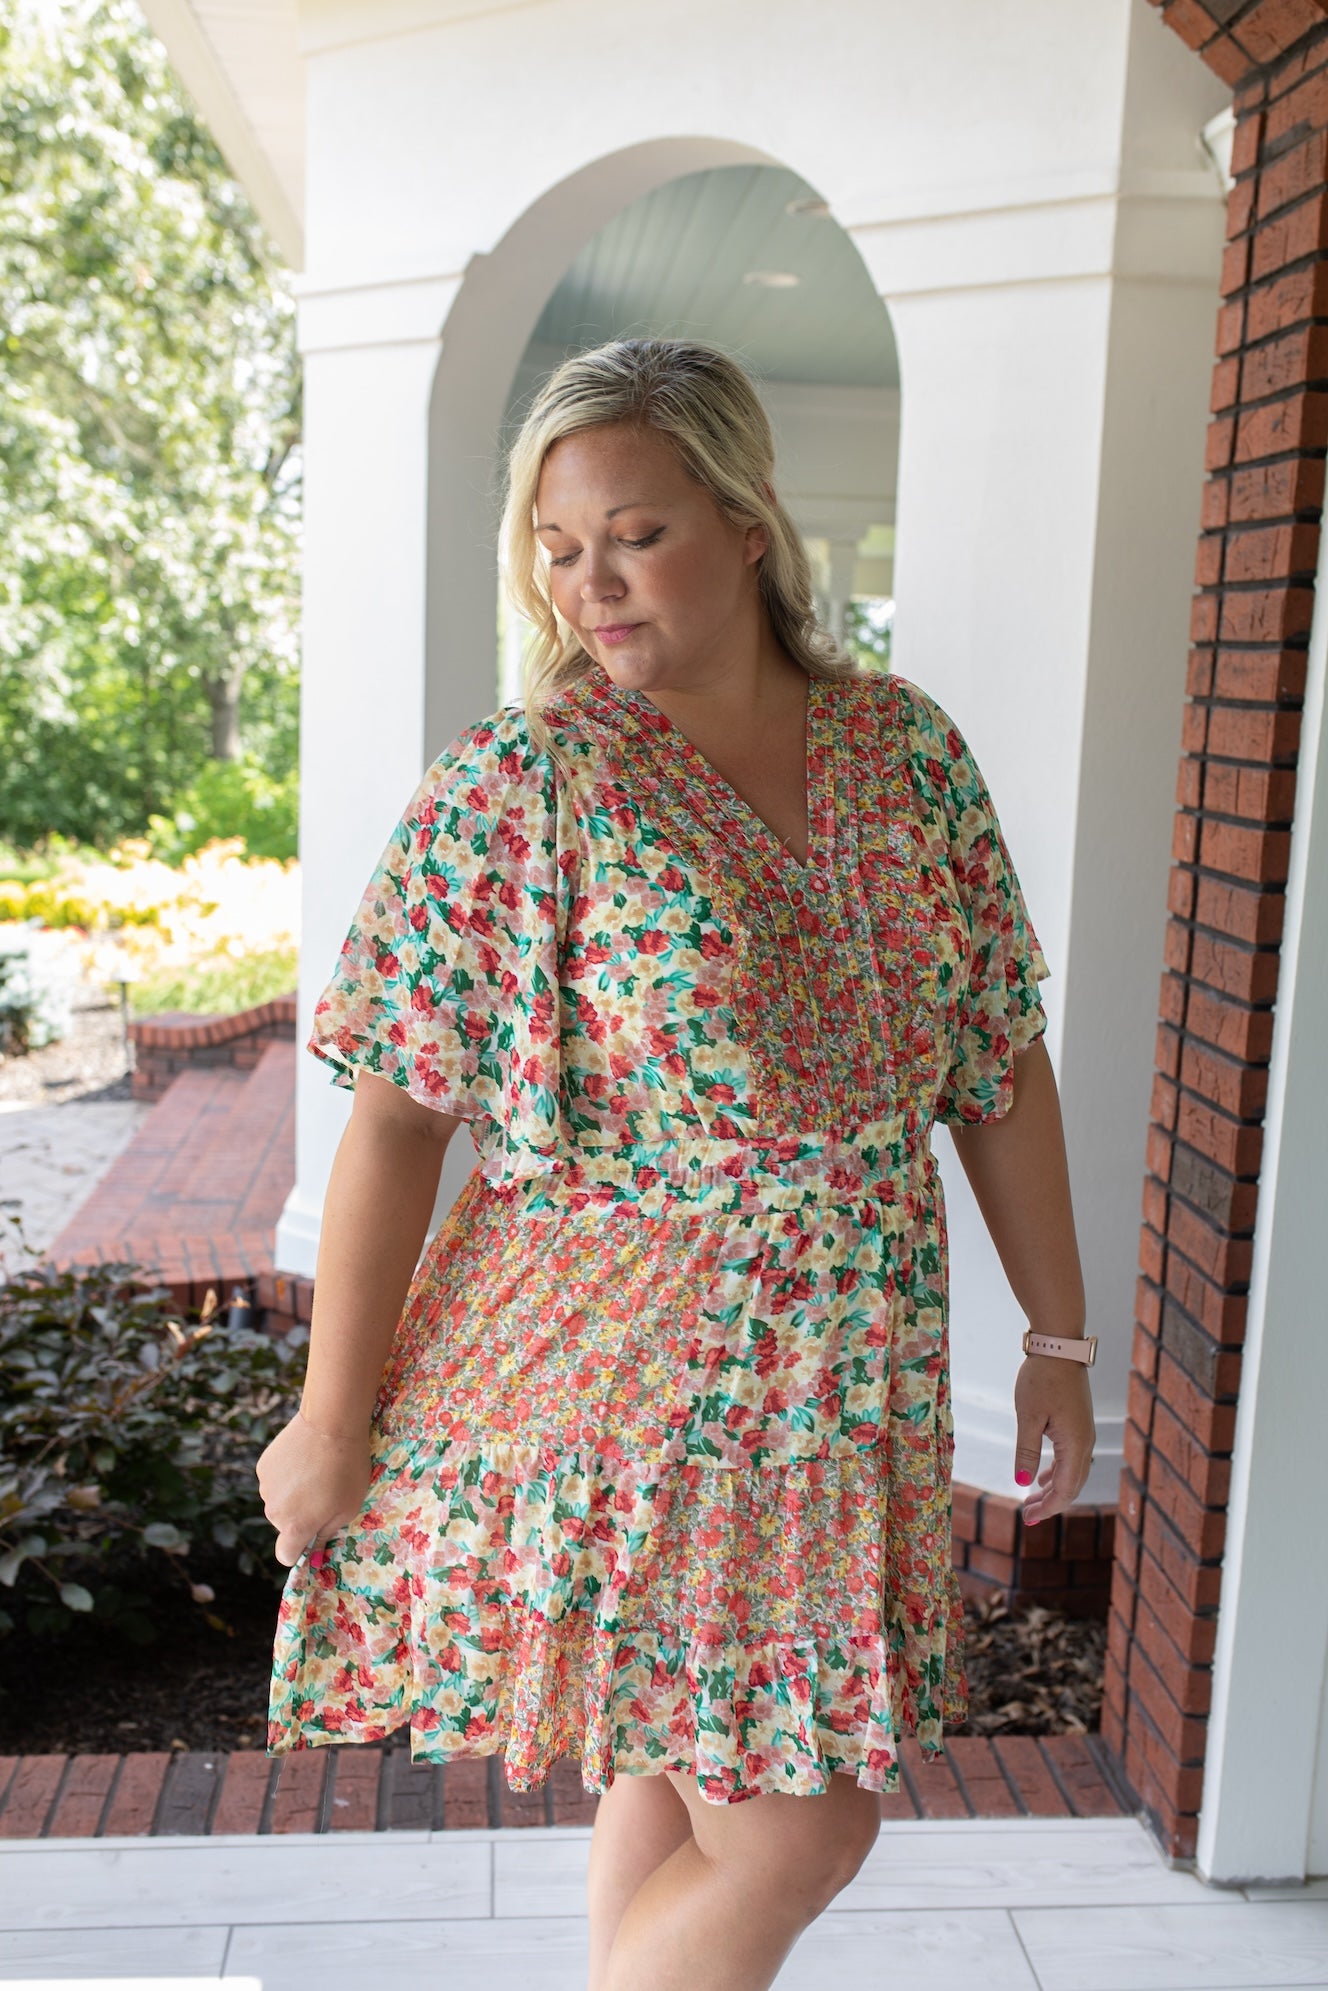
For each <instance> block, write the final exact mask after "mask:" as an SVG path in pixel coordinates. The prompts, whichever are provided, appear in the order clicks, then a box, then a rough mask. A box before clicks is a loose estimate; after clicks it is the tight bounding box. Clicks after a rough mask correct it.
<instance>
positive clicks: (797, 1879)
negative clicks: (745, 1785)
mask: <svg viewBox="0 0 1328 1991" xmlns="http://www.w3.org/2000/svg"><path fill="white" fill-rule="evenodd" d="M777 1802H780V1803H788V1802H791V1803H814V1802H815V1800H814V1799H810V1800H809V1799H797V1798H794V1799H782V1798H781V1799H779V1800H777ZM880 1829H881V1814H880V1810H879V1808H878V1806H876V1805H875V1804H872V1803H862V1804H859V1805H855V1806H854V1807H853V1808H852V1809H851V1810H848V1811H845V1812H842V1813H841V1814H840V1816H839V1817H837V1818H834V1819H828V1820H827V1819H822V1818H818V1819H816V1821H815V1824H814V1828H813V1829H812V1830H811V1831H809V1832H808V1833H807V1834H806V1835H805V1836H804V1835H802V1834H799V1843H798V1845H797V1846H796V1848H794V1847H789V1848H786V1849H785V1850H786V1858H785V1860H784V1861H783V1862H782V1864H783V1867H784V1872H783V1873H782V1875H780V1876H779V1877H778V1891H779V1892H780V1894H781V1895H782V1896H783V1898H784V1899H785V1900H787V1901H789V1902H790V1903H793V1902H795V1901H796V1902H797V1903H798V1905H799V1907H800V1908H801V1909H802V1911H803V1915H804V1918H805V1919H808V1920H810V1919H812V1918H813V1917H815V1916H817V1915H819V1914H820V1913H821V1912H822V1910H823V1909H825V1908H827V1907H829V1905H830V1903H831V1902H832V1901H833V1900H834V1898H835V1896H836V1895H837V1894H839V1893H841V1892H842V1890H843V1889H844V1888H846V1887H847V1886H848V1884H849V1882H850V1881H851V1880H852V1879H853V1877H854V1875H855V1874H857V1873H858V1872H859V1870H860V1869H861V1867H862V1864H863V1861H864V1860H865V1859H866V1857H867V1855H868V1853H869V1852H870V1851H871V1849H872V1847H873V1846H874V1845H875V1844H876V1839H877V1835H878V1833H879V1832H880ZM770 1878H771V1879H774V1878H775V1876H773V1875H772V1876H770Z"/></svg>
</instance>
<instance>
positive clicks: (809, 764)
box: [586, 665, 826, 881]
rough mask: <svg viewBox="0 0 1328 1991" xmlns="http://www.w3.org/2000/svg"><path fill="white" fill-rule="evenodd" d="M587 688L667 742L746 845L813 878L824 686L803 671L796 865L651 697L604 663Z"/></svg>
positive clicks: (800, 876) (818, 839)
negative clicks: (800, 839) (800, 849)
mask: <svg viewBox="0 0 1328 1991" xmlns="http://www.w3.org/2000/svg"><path fill="white" fill-rule="evenodd" d="M586 688H587V689H589V690H590V691H591V692H592V694H597V695H599V696H601V697H607V698H608V699H609V700H610V701H611V702H613V703H615V704H617V705H618V706H619V707H620V708H621V707H624V706H625V707H626V708H627V709H628V710H629V711H630V712H631V713H632V714H633V715H634V717H635V719H636V721H637V724H638V725H639V726H641V727H642V728H644V729H646V730H648V731H651V732H653V733H654V734H655V735H656V737H657V738H659V739H661V740H667V741H668V742H669V743H671V744H672V745H673V746H674V747H675V750H676V752H677V753H678V754H679V756H680V757H681V759H682V761H683V763H684V765H685V766H686V768H687V769H688V770H689V772H690V773H691V774H692V775H693V777H694V778H695V779H696V781H697V782H698V784H699V785H700V786H701V787H702V788H704V789H705V790H706V791H707V793H708V794H709V795H710V797H711V798H712V799H713V801H714V802H715V804H716V806H717V808H718V809H719V811H720V812H721V813H722V814H726V815H727V816H728V817H729V819H730V820H731V821H734V822H736V824H737V825H738V826H739V828H740V829H741V830H742V832H743V834H744V835H745V836H746V838H747V840H748V842H749V843H752V844H754V845H755V846H756V847H757V848H761V849H768V850H770V851H773V852H774V854H775V859H776V861H777V863H778V864H780V865H781V866H782V867H783V868H784V869H786V870H788V871H790V872H792V874H793V876H794V878H795V879H797V880H804V881H805V880H808V879H811V878H813V877H814V876H815V875H816V874H817V873H818V872H819V871H820V870H821V869H822V863H821V857H822V843H823V838H824V823H823V820H822V801H823V798H822V795H821V786H822V779H821V777H822V769H823V763H824V755H823V754H822V751H821V746H822V722H823V714H824V711H825V709H826V708H825V702H824V701H823V699H822V697H821V695H820V694H821V692H822V690H823V689H824V682H823V680H822V679H820V678H818V677H813V675H812V674H811V672H810V671H809V672H808V673H807V698H806V712H805V719H804V726H803V789H804V796H805V800H806V808H807V856H806V860H805V862H803V863H799V861H798V859H797V858H796V857H795V856H794V854H793V852H792V851H791V850H790V849H789V847H788V845H787V844H786V843H785V842H784V840H783V838H782V837H781V836H780V835H779V834H778V832H777V831H775V830H774V829H772V828H771V826H770V824H769V823H767V821H766V820H765V817H764V816H762V815H761V814H760V813H759V812H758V811H757V810H756V809H754V808H753V807H752V805H751V803H750V802H749V801H748V800H747V798H746V796H745V795H742V794H740V793H739V792H738V790H737V789H736V788H735V787H734V786H733V783H732V782H731V781H729V780H728V779H727V777H726V776H724V775H722V774H721V773H720V771H719V769H718V768H717V767H716V766H715V763H714V762H713V761H712V760H711V759H710V758H709V756H708V755H706V754H704V753H703V752H702V751H701V749H700V747H698V746H697V745H696V744H695V742H694V741H692V740H690V739H689V738H688V737H687V735H686V733H684V732H683V730H682V728H681V727H680V726H678V725H677V724H676V723H675V721H674V720H672V719H671V718H670V717H669V715H668V713H667V712H665V711H664V709H663V708H662V707H661V706H659V705H656V703H655V701H654V700H653V698H650V697H648V696H647V694H646V693H645V692H643V691H638V690H637V689H635V688H634V687H631V686H623V685H620V684H617V683H616V682H615V681H614V679H613V678H611V677H610V676H609V674H608V672H607V671H606V670H605V669H604V668H603V666H602V665H596V666H595V668H594V670H593V671H592V672H591V674H590V677H589V679H588V680H587V681H586Z"/></svg>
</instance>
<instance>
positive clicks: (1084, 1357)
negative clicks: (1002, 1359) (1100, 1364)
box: [1020, 1327, 1097, 1369]
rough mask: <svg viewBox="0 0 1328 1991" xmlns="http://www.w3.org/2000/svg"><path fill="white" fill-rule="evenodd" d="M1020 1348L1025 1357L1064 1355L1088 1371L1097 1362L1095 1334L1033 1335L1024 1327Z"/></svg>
mask: <svg viewBox="0 0 1328 1991" xmlns="http://www.w3.org/2000/svg"><path fill="white" fill-rule="evenodd" d="M1020 1346H1021V1347H1022V1348H1023V1351H1024V1353H1025V1355H1064V1356H1065V1357H1066V1358H1067V1359H1068V1360H1069V1361H1071V1362H1082V1363H1083V1364H1084V1366H1085V1367H1086V1368H1089V1369H1091V1368H1092V1366H1093V1364H1094V1362H1095V1361H1096V1360H1097V1336H1096V1335H1095V1334H1035V1333H1034V1332H1033V1329H1032V1328H1031V1327H1026V1328H1025V1329H1024V1338H1023V1341H1022V1342H1021V1344H1020Z"/></svg>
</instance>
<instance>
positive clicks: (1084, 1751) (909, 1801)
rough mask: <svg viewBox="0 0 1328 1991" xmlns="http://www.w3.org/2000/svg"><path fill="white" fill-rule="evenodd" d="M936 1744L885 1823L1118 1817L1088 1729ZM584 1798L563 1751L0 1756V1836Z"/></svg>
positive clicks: (915, 1760) (532, 1805) (527, 1814)
mask: <svg viewBox="0 0 1328 1991" xmlns="http://www.w3.org/2000/svg"><path fill="white" fill-rule="evenodd" d="M947 1746H948V1760H946V1761H944V1762H936V1763H931V1764H923V1762H922V1760H921V1757H920V1754H919V1751H918V1747H917V1743H916V1741H915V1740H914V1739H913V1738H912V1737H909V1738H908V1739H907V1740H906V1742H905V1744H904V1748H903V1752H902V1761H903V1770H904V1783H905V1786H906V1788H905V1790H904V1791H903V1792H901V1793H900V1795H899V1796H898V1797H896V1798H882V1800H881V1812H882V1815H883V1817H885V1818H892V1819H902V1820H907V1819H911V1818H1116V1817H1120V1816H1121V1815H1123V1813H1124V1812H1125V1810H1126V1806H1125V1805H1123V1804H1122V1802H1121V1801H1120V1798H1119V1796H1118V1795H1117V1792H1116V1789H1115V1788H1114V1785H1113V1783H1112V1782H1109V1781H1108V1779H1109V1775H1110V1773H1109V1771H1108V1769H1107V1767H1106V1765H1105V1763H1104V1761H1103V1758H1102V1756H1101V1753H1100V1750H1099V1746H1098V1742H1097V1738H1096V1737H1095V1736H1081V1735H1053V1736H1046V1737H1043V1738H1034V1737H1033V1736H1001V1737H997V1738H995V1739H993V1740H991V1741H988V1740H986V1739H985V1738H984V1737H981V1736H957V1737H955V1738H953V1739H952V1740H951V1741H950V1743H949V1744H948V1745H947ZM595 1804H596V1800H595V1799H594V1798H593V1797H590V1796H588V1795H587V1793H586V1792H585V1791H584V1790H583V1789H582V1787H581V1778H580V1772H579V1769H578V1767H577V1765H576V1764H575V1763H574V1762H573V1761H571V1760H570V1759H569V1758H566V1757H564V1758H563V1759H562V1760H561V1761H560V1762H558V1763H557V1764H555V1765H554V1768H553V1771H552V1774H551V1775H550V1777H549V1781H548V1783H547V1784H546V1785H545V1787H544V1789H543V1790H541V1791H533V1792H530V1793H529V1794H527V1795H518V1794H516V1793H514V1792H512V1791H510V1790H509V1789H508V1788H507V1784H506V1782H505V1780H504V1778H503V1775H502V1769H501V1765H500V1762H499V1758H498V1757H497V1756H496V1755H494V1756H486V1757H478V1756H472V1757H468V1758H466V1759H464V1760H462V1761H459V1762H456V1763H450V1764H448V1765H446V1766H445V1767H443V1766H439V1765H436V1764H427V1763H421V1764H412V1762H411V1760H410V1752H409V1750H408V1749H405V1748H401V1747H392V1748H363V1747H355V1748H350V1747H338V1746H336V1745H327V1746H324V1747H321V1748H317V1749H297V1750H293V1751H291V1752H289V1753H288V1754H287V1755H285V1756H278V1757H269V1756H267V1755H265V1754H264V1752H263V1751H262V1750H260V1749H237V1750H234V1751H232V1752H231V1753H230V1754H229V1755H227V1754H224V1753H217V1754H207V1753H205V1752H201V1751H191V1750H175V1751H169V1752H167V1751H144V1752H143V1753H141V1754H136V1755H131V1756H110V1755H107V1756H55V1755H52V1756H0V1839H4V1838H9V1839H47V1838H102V1837H106V1836H108V1835H115V1836H119V1835H135V1836H142V1837H152V1838H159V1837H168V1836H170V1835H172V1834H176V1833H223V1832H224V1833H282V1832H338V1831H343V1832H344V1831H353V1832H365V1831H380V1832H384V1831H393V1830H398V1831H401V1830H405V1831H415V1832H418V1831H440V1830H445V1829H449V1828H462V1829H471V1830H473V1829H475V1828H476V1827H481V1828H483V1827H495V1826H497V1827H503V1826H514V1825H516V1826H520V1825H545V1826H547V1825H588V1824H590V1823H591V1821H592V1820H593V1819H594V1816H595Z"/></svg>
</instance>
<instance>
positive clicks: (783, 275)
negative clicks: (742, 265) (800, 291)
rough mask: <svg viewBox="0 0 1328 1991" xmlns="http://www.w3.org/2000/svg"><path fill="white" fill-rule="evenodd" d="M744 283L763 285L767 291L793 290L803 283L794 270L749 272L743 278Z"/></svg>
mask: <svg viewBox="0 0 1328 1991" xmlns="http://www.w3.org/2000/svg"><path fill="white" fill-rule="evenodd" d="M742 280H743V282H744V283H759V284H763V285H764V286H765V288H766V289H767V290H792V289H794V287H795V286H796V285H797V284H800V283H801V282H802V278H801V277H799V276H794V274H793V272H792V270H748V271H746V273H745V274H744V276H743V279H742Z"/></svg>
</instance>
